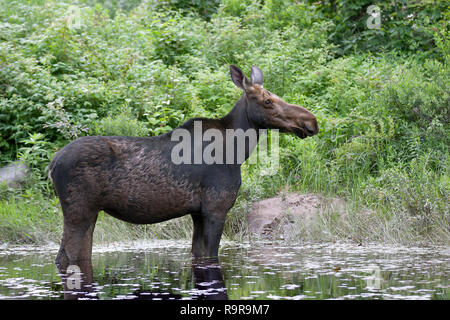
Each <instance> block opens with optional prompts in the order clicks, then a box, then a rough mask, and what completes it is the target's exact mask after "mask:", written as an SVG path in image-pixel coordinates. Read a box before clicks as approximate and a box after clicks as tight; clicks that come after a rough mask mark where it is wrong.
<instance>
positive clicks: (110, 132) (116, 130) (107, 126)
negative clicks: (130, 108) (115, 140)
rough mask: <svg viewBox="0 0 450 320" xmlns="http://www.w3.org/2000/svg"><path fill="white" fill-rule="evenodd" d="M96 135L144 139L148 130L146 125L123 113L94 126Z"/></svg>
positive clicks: (104, 119) (100, 121)
mask: <svg viewBox="0 0 450 320" xmlns="http://www.w3.org/2000/svg"><path fill="white" fill-rule="evenodd" d="M93 131H94V132H93V133H94V134H95V135H99V136H131V137H132V136H135V137H144V136H147V134H148V129H147V127H146V126H145V124H144V123H142V122H140V121H138V120H137V119H134V118H132V117H131V116H130V115H129V114H126V113H121V114H119V115H117V116H114V117H112V116H108V117H106V118H103V119H101V120H99V121H97V122H96V123H95V124H94V130H93Z"/></svg>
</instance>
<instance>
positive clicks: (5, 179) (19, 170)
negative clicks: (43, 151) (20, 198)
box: [0, 161, 31, 188]
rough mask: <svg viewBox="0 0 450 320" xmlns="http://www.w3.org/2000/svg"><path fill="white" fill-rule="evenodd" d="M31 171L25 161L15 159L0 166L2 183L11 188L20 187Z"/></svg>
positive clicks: (0, 182)
mask: <svg viewBox="0 0 450 320" xmlns="http://www.w3.org/2000/svg"><path fill="white" fill-rule="evenodd" d="M30 173H31V170H30V169H29V168H28V167H27V165H26V164H25V163H23V162H21V161H14V162H12V163H10V164H8V165H6V166H4V167H3V168H0V185H2V184H6V185H7V186H8V187H11V188H15V187H19V186H20V185H21V183H22V182H23V181H24V180H25V179H26V178H27V177H28V176H29V175H30Z"/></svg>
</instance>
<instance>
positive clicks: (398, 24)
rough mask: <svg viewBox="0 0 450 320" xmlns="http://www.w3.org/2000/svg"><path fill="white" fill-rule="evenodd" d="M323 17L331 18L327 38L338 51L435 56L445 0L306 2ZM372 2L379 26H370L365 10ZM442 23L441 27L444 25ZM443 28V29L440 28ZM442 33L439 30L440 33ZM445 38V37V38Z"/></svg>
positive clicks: (445, 4) (436, 55) (444, 13)
mask: <svg viewBox="0 0 450 320" xmlns="http://www.w3.org/2000/svg"><path fill="white" fill-rule="evenodd" d="M310 2H311V3H314V5H315V6H316V9H317V11H318V12H320V13H321V14H323V16H324V17H326V18H329V19H332V20H333V22H334V24H335V26H336V27H335V30H334V32H333V33H331V34H330V38H331V39H332V40H333V41H334V42H335V43H336V44H338V45H339V50H338V53H339V54H345V53H348V52H351V51H354V50H355V49H363V50H370V51H373V52H377V51H380V50H401V51H410V52H420V51H425V52H426V55H425V56H427V57H429V56H430V55H434V56H435V57H438V56H439V55H438V51H439V50H438V49H437V47H436V42H435V39H436V38H435V37H436V33H439V31H438V29H439V30H441V32H442V31H443V32H444V34H445V33H448V23H447V22H446V21H447V19H446V18H445V17H446V16H447V17H448V12H449V6H448V3H447V2H446V1H441V0H437V1H435V0H427V1H407V0H393V1H390V0H389V1H388V0H375V1H373V0H332V1H325V0H323V1H318V2H316V1H314V2H313V1H310ZM371 5H376V6H378V8H379V9H380V14H381V25H380V28H379V29H378V28H375V29H370V28H368V27H367V20H368V19H369V17H370V15H369V13H368V12H367V9H368V7H369V6H371ZM444 26H445V27H444ZM443 27H444V29H445V31H444V29H443ZM441 34H442V33H441ZM447 41H448V40H447Z"/></svg>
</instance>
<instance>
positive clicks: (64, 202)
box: [49, 66, 319, 270]
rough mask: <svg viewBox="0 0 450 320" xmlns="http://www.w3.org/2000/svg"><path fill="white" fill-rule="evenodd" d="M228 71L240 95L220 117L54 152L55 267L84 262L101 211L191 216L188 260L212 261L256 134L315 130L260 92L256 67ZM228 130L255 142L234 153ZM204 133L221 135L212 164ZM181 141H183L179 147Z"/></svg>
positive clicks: (311, 122)
mask: <svg viewBox="0 0 450 320" xmlns="http://www.w3.org/2000/svg"><path fill="white" fill-rule="evenodd" d="M230 72H231V79H232V81H233V82H234V84H235V85H236V86H237V87H239V88H240V89H242V91H243V95H242V97H241V99H240V100H239V101H238V102H237V103H236V104H235V106H234V108H233V109H232V110H231V111H230V112H229V113H228V114H227V115H226V116H224V117H223V118H220V119H206V118H195V119H191V120H188V121H187V122H186V123H184V124H183V125H181V126H180V127H179V128H176V129H174V130H173V131H171V132H169V133H166V134H163V135H160V136H156V137H149V138H137V137H99V136H93V137H83V138H79V139H77V140H75V141H73V142H71V143H69V144H68V145H67V146H66V147H64V148H63V149H61V150H60V151H59V152H58V153H57V154H56V155H55V157H54V158H53V160H52V162H51V164H50V172H49V176H50V178H51V179H52V181H53V183H54V186H55V189H56V192H57V194H58V196H59V199H60V203H61V207H62V210H63V216H64V231H63V236H62V240H61V246H60V249H59V252H58V255H57V258H56V264H57V265H58V267H59V268H60V270H65V269H66V268H67V266H68V265H72V264H75V265H78V264H79V263H80V262H81V261H89V262H90V259H91V250H92V234H93V231H94V226H95V223H96V220H97V215H98V212H99V211H100V210H103V211H105V212H106V213H108V214H110V215H112V216H114V217H116V218H118V219H121V220H124V221H127V222H131V223H139V224H148V223H157V222H161V221H165V220H168V219H173V218H177V217H180V216H183V215H186V214H190V215H191V217H192V219H193V223H194V234H193V239H192V253H193V255H194V257H215V256H217V254H218V248H219V243H220V238H221V235H222V231H223V226H224V222H225V217H226V214H227V212H228V210H229V209H230V208H231V207H232V206H233V204H234V202H235V200H236V197H237V193H238V190H239V187H240V184H241V173H240V167H241V164H242V161H239V160H240V159H241V160H245V159H247V158H248V157H249V156H250V154H251V152H252V149H253V148H254V146H255V145H256V142H257V140H258V137H259V134H258V132H259V130H261V129H278V130H280V132H286V133H294V134H295V135H297V136H298V137H300V138H306V137H308V136H312V135H315V134H317V132H318V131H319V128H318V125H317V121H316V118H315V117H314V115H313V114H312V113H311V112H309V111H308V110H306V109H305V108H303V107H300V106H296V105H292V104H288V103H286V102H284V101H283V100H282V99H280V98H279V97H278V96H276V95H275V94H273V93H271V92H269V91H268V90H266V89H264V88H263V74H262V72H261V70H260V69H259V68H258V67H256V66H253V67H252V68H251V77H250V79H248V78H247V77H246V76H245V75H244V73H243V72H242V71H241V70H240V69H239V68H238V67H236V66H231V67H230ZM230 130H231V131H233V130H235V131H236V130H240V131H241V132H248V131H249V130H254V131H255V132H256V141H255V143H254V144H252V143H249V144H246V145H245V148H244V150H243V151H240V152H241V153H242V152H243V154H240V152H238V151H239V150H238V149H239V148H238V143H239V141H237V140H238V139H235V136H233V138H232V140H230V139H231V138H228V139H227V132H230ZM208 131H209V133H211V132H213V133H214V135H215V137H218V136H220V135H221V136H222V137H223V138H221V139H219V140H218V139H217V138H216V139H215V142H216V146H220V144H222V146H223V148H221V150H222V151H221V152H220V153H219V154H217V153H216V154H215V155H214V156H215V158H214V161H202V160H204V159H202V158H201V155H203V151H205V148H208V144H205V137H204V136H203V135H204V134H206V133H207V132H208ZM199 134H200V136H201V137H202V138H200V139H199V138H198V135H199ZM182 138H183V139H184V142H183V143H184V144H182V145H180V143H182ZM209 139H211V137H209ZM206 140H207V139H206ZM174 151H175V152H174ZM230 154H232V156H231V157H230ZM174 155H175V156H178V159H177V161H174ZM199 155H200V158H199Z"/></svg>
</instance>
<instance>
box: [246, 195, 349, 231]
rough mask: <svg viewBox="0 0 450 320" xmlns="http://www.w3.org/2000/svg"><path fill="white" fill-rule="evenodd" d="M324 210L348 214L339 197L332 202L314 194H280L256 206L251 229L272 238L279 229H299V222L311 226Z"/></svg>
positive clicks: (251, 216) (249, 221)
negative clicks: (271, 235) (297, 226)
mask: <svg viewBox="0 0 450 320" xmlns="http://www.w3.org/2000/svg"><path fill="white" fill-rule="evenodd" d="M325 210H331V211H333V212H336V213H337V214H338V215H339V216H340V217H343V216H344V215H345V214H346V203H345V201H344V200H342V199H339V198H333V199H329V198H326V197H323V196H321V195H316V194H311V193H307V194H298V193H289V194H284V195H280V196H278V197H274V198H269V199H265V200H261V201H258V202H256V203H254V204H253V206H252V209H251V211H250V212H249V214H248V215H247V222H248V230H249V232H251V233H252V234H259V235H263V236H264V235H266V236H270V234H271V233H272V232H274V231H276V230H278V231H281V230H288V229H289V228H292V227H294V228H296V226H295V223H296V222H298V221H301V222H302V224H303V225H304V226H305V227H308V226H311V225H312V224H313V223H314V220H315V219H317V218H318V215H319V214H320V212H323V211H325ZM280 228H281V230H280Z"/></svg>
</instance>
